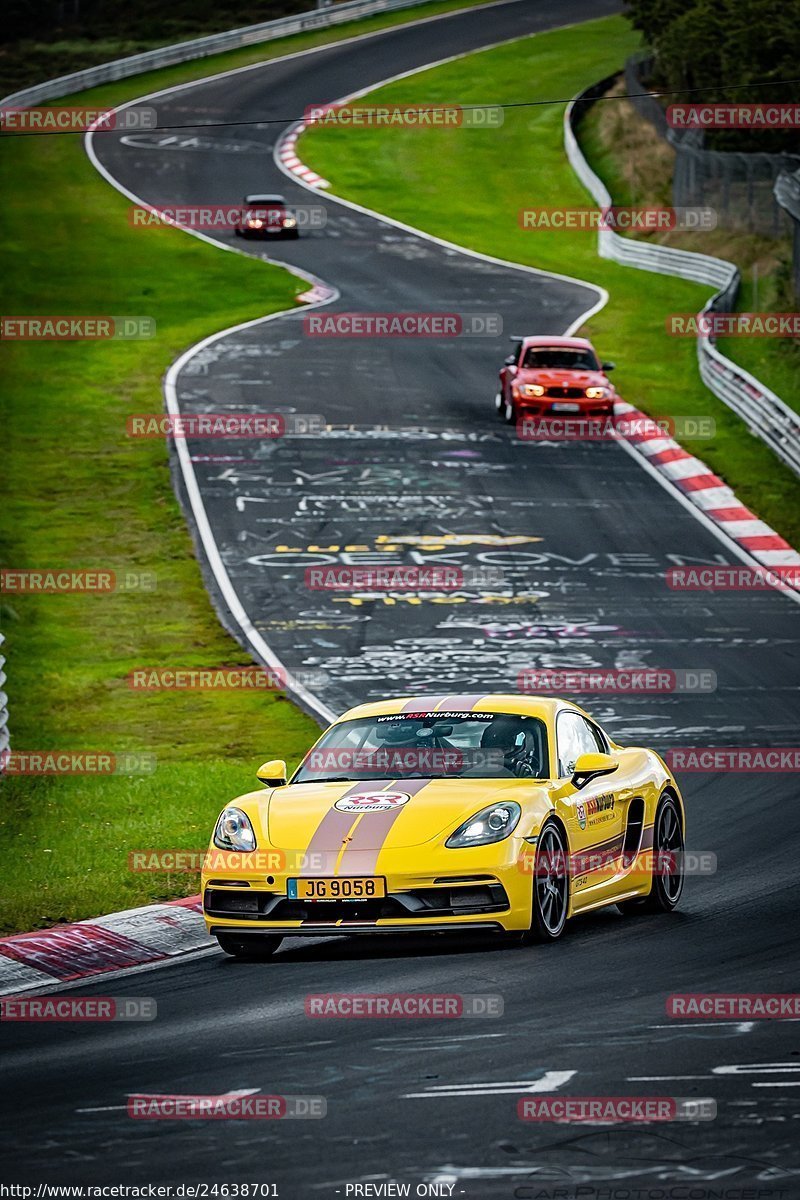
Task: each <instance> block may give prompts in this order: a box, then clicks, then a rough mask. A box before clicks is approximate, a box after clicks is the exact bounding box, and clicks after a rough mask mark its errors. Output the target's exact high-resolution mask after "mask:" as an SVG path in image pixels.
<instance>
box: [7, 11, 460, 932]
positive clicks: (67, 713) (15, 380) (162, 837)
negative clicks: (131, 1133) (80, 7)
mask: <svg viewBox="0 0 800 1200" xmlns="http://www.w3.org/2000/svg"><path fill="white" fill-rule="evenodd" d="M466 6H467V5H465V4H464V3H463V2H461V0H452V2H445V3H441V4H431V5H426V6H425V8H424V13H425V15H433V14H435V13H436V12H444V11H449V10H451V9H456V8H461V7H466ZM421 11H422V10H419V9H411V10H408V11H406V12H402V13H397V14H386V15H384V16H382V17H379V18H371V19H369V20H365V21H359V22H354V23H353V24H348V25H346V26H342V27H340V28H339V29H337V30H335V31H333V32H318V33H311V34H306V35H300V36H296V37H293V38H287V39H283V40H282V41H281V42H274V43H270V44H269V45H267V46H265V47H255V48H249V49H248V50H246V51H237V52H234V53H230V54H225V55H217V56H214V57H213V58H206V59H202V60H200V61H198V62H195V63H186V64H182V65H181V66H180V67H175V68H171V69H169V70H164V71H160V72H153V73H151V74H149V75H147V76H138V77H136V78H134V79H130V80H125V81H124V82H121V83H116V84H110V85H106V86H104V87H102V88H96V89H94V90H93V91H91V92H84V93H81V94H80V102H81V103H86V104H89V105H92V104H95V105H113V104H119V103H122V102H123V101H125V100H128V99H132V98H135V97H136V96H138V95H141V94H143V93H144V92H146V91H148V90H152V89H154V88H156V87H167V86H171V85H173V84H175V83H180V82H184V81H187V80H190V79H195V78H200V77H202V76H206V75H209V74H213V73H215V72H217V71H221V70H229V69H231V68H233V67H238V66H243V65H246V64H248V63H252V62H259V61H262V60H265V59H267V58H273V57H277V56H278V55H280V54H285V53H288V52H294V51H297V50H301V49H305V48H307V47H310V46H314V45H319V44H322V43H324V42H329V41H335V40H340V39H341V38H344V37H352V36H354V35H356V34H358V33H362V32H367V31H371V30H375V29H380V28H385V27H387V26H389V25H394V24H401V23H404V22H406V21H410V20H415V19H418V18H419V16H420V15H421ZM287 115H291V114H287ZM4 151H5V159H6V165H7V170H6V173H5V179H6V183H5V184H4V186H3V195H4V201H5V203H4V221H3V228H2V231H0V246H2V250H3V252H4V254H5V261H6V273H5V277H4V282H3V285H2V311H3V312H4V313H7V314H35V313H40V314H45V313H72V314H80V313H91V314H97V313H113V314H115V315H124V314H127V313H130V314H136V315H148V316H151V317H154V318H155V321H156V326H157V331H158V332H157V337H156V338H154V339H153V340H152V341H141V342H130V343H124V342H120V343H112V342H108V343H105V342H101V343H95V344H92V343H84V342H75V343H63V342H61V343H23V342H17V343H14V342H4V343H3V344H2V349H1V350H0V353H2V356H3V368H4V375H5V393H4V400H3V407H4V412H5V415H4V435H5V436H4V445H3V467H4V472H5V477H6V487H5V492H6V499H5V503H4V505H3V509H2V515H1V516H0V539H1V542H0V544H1V545H2V560H3V562H4V563H5V564H6V565H8V566H13V567H28V568H34V567H48V566H58V567H71V568H75V569H82V568H93V567H103V568H109V569H113V570H116V571H117V572H121V573H124V572H126V571H147V572H154V573H155V575H156V578H157V587H156V590H155V591H153V592H142V593H136V592H120V593H115V594H113V595H108V596H84V597H80V596H13V597H12V596H10V595H6V596H4V597H2V599H1V600H0V621H2V628H3V632H4V634H5V637H6V643H5V645H4V647H3V652H4V653H5V655H6V657H7V659H8V662H7V667H6V670H7V674H8V683H7V685H6V690H7V692H8V695H9V704H10V714H11V731H12V741H13V746H14V748H15V749H18V750H40V749H74V750H81V749H83V750H86V749H100V750H107V751H111V752H119V751H125V750H131V751H145V752H148V753H151V754H155V755H156V756H157V762H158V767H157V770H156V771H155V773H153V774H152V775H141V776H121V775H120V776H103V777H91V776H74V777H60V778H43V777H38V778H37V777H27V776H16V777H11V776H9V777H6V778H5V779H4V780H3V781H2V783H0V797H1V801H0V854H1V855H2V861H3V888H2V898H0V933H11V932H16V931H19V930H26V929H32V928H36V927H39V926H44V925H50V924H54V923H56V922H61V921H68V920H78V919H81V918H83V917H89V916H92V915H95V914H98V913H102V912H109V911H112V910H114V909H118V908H124V907H128V906H131V905H136V904H142V903H146V902H148V901H151V900H159V899H164V898H168V897H174V896H179V895H186V894H191V893H192V892H193V891H195V890H196V888H197V876H196V875H194V874H186V875H184V874H181V875H157V874H134V873H132V872H131V871H129V870H128V854H129V852H130V851H131V850H136V849H150V848H160V849H173V848H181V849H190V850H194V849H200V848H202V847H203V846H204V845H205V844H206V842H207V838H208V833H209V829H210V826H211V823H212V822H213V820H214V818H215V816H216V814H217V812H218V810H219V808H220V807H221V805H222V804H223V803H224V802H225V801H226V800H228V799H229V798H230V797H232V796H235V795H236V794H237V793H239V792H242V791H244V790H247V789H249V788H250V787H251V786H254V783H255V781H254V777H253V771H254V768H255V767H256V766H257V765H258V764H259V763H260V762H261V761H262V760H264V759H265V758H268V757H272V756H274V755H280V756H283V757H286V758H287V759H288V760H289V761H290V763H294V762H296V761H297V760H298V759H299V758H300V757H301V755H302V753H303V752H304V751H305V749H306V748H307V746H308V745H309V743H310V741H312V740H313V738H314V737H315V736H316V733H317V729H316V726H315V725H314V723H313V722H312V721H311V720H310V719H309V718H307V717H306V716H305V715H304V714H303V713H301V712H300V711H299V710H298V709H296V708H295V707H294V705H292V704H291V703H289V702H288V701H287V700H286V699H285V698H284V697H282V696H280V695H273V694H264V693H261V694H252V693H251V694H247V693H241V694H237V693H235V692H232V693H229V692H219V693H213V692H212V693H191V692H181V693H167V692H164V693H137V692H133V691H131V689H130V688H129V687H128V686H127V684H126V682H125V680H126V676H127V674H128V672H129V671H131V670H132V669H133V668H134V667H137V666H146V665H152V664H156V665H159V666H190V667H214V666H218V665H222V664H225V665H237V664H242V665H243V664H245V663H247V661H248V659H247V656H246V655H245V654H244V652H243V651H242V650H241V649H240V648H239V646H238V645H237V644H236V643H235V642H234V641H233V640H232V639H231V638H230V637H228V636H227V634H226V633H225V632H224V631H223V630H222V628H221V627H220V625H219V623H218V622H217V619H216V617H215V615H214V612H213V610H212V608H211V606H210V603H209V600H208V597H207V595H206V592H205V590H204V587H203V583H202V579H201V575H200V570H199V567H198V565H197V563H196V561H195V559H194V557H193V553H192V546H191V542H190V539H189V536H188V533H187V530H186V527H185V523H184V520H183V516H182V514H181V512H180V510H179V507H178V504H177V502H176V500H175V497H174V494H173V491H172V486H171V482H170V476H169V466H168V458H167V451H166V447H165V445H164V444H163V443H160V442H149V441H138V442H137V441H130V440H129V439H128V438H127V437H126V435H125V420H126V417H127V416H128V415H129V414H130V413H134V412H153V411H160V409H161V407H162V397H161V388H160V382H159V381H160V378H161V376H162V375H163V373H164V371H165V369H166V368H167V366H168V365H169V363H170V362H171V361H172V360H173V359H174V358H175V357H176V356H177V355H178V354H179V353H180V352H181V351H182V350H183V349H185V348H186V347H187V346H189V345H192V344H193V343H194V342H196V341H198V340H199V339H200V338H202V337H204V336H206V335H207V334H209V333H212V332H215V331H217V330H219V329H221V328H223V327H225V326H227V325H232V324H235V323H237V322H239V321H245V320H248V319H251V318H253V317H257V316H261V315H263V314H266V313H269V312H274V311H276V310H279V309H282V308H287V307H291V306H292V305H293V304H294V303H295V296H296V294H297V293H298V292H300V291H302V290H304V289H305V286H306V285H305V284H302V283H300V282H299V281H298V280H296V279H295V278H294V277H293V276H291V275H289V274H288V273H287V272H285V271H283V270H280V269H279V268H274V267H268V266H265V265H264V264H263V263H258V262H254V261H252V260H248V259H245V258H242V257H239V256H234V255H231V254H225V253H221V252H220V251H219V250H216V249H214V248H213V247H211V246H208V245H205V244H203V243H201V242H200V241H198V240H197V239H194V238H189V237H187V236H186V235H185V234H182V233H180V232H178V231H175V230H170V229H158V228H156V229H152V228H151V229H148V230H137V229H132V228H131V227H130V226H129V225H128V221H127V209H128V207H129V205H128V201H127V200H126V199H125V198H124V197H122V196H120V195H118V194H117V193H116V192H115V191H113V190H112V189H111V188H110V187H109V186H108V185H107V184H106V183H105V182H104V181H103V180H102V179H101V178H100V176H99V175H97V173H96V172H95V171H94V169H93V168H92V166H91V164H90V163H89V161H88V159H87V158H86V156H85V154H84V152H83V146H82V140H81V139H80V138H79V137H74V138H73V137H39V138H20V139H9V140H7V141H6V143H5V145H4ZM12 180H13V181H14V182H13V186H12V183H11V181H12Z"/></svg>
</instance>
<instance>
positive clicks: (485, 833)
mask: <svg viewBox="0 0 800 1200" xmlns="http://www.w3.org/2000/svg"><path fill="white" fill-rule="evenodd" d="M521 816H522V809H521V808H520V806H519V805H518V804H517V803H516V801H515V800H508V801H505V802H504V803H502V804H492V805H491V806H490V807H489V808H484V809H482V810H481V811H480V812H478V813H475V816H474V817H470V818H469V820H468V821H464V823H463V825H459V827H458V829H456V831H455V832H454V833H451V834H450V837H449V838H448V839H447V841H446V842H445V846H447V847H449V848H450V849H451V850H456V849H460V848H461V847H463V846H486V845H488V844H489V843H490V842H502V841H503V839H504V838H507V837H508V835H509V834H510V833H511V832H512V831H513V830H514V829H515V828H516V826H517V824H518V822H519V819H520V817H521Z"/></svg>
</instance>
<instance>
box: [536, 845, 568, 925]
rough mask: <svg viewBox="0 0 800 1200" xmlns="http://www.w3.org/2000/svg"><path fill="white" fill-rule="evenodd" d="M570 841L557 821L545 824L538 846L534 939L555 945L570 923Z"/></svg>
mask: <svg viewBox="0 0 800 1200" xmlns="http://www.w3.org/2000/svg"><path fill="white" fill-rule="evenodd" d="M567 858H568V851H567V839H566V837H565V836H564V832H563V830H562V828H561V826H560V825H559V824H558V822H557V821H545V823H544V825H543V826H542V828H541V831H540V833H539V841H538V842H537V845H536V862H535V864H534V872H533V903H532V907H531V929H530V936H531V939H532V940H533V941H536V942H555V941H556V940H557V939H558V938H560V937H561V935H562V933H563V932H564V929H565V927H566V924H567V909H568V908H569V873H568V871H567Z"/></svg>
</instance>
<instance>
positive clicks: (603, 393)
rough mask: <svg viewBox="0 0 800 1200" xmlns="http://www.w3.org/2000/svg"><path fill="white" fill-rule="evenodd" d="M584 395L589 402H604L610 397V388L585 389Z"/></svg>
mask: <svg viewBox="0 0 800 1200" xmlns="http://www.w3.org/2000/svg"><path fill="white" fill-rule="evenodd" d="M586 395H587V396H588V398H589V399H590V400H604V399H605V398H606V397H607V396H610V395H611V388H607V387H590V388H587V389H586Z"/></svg>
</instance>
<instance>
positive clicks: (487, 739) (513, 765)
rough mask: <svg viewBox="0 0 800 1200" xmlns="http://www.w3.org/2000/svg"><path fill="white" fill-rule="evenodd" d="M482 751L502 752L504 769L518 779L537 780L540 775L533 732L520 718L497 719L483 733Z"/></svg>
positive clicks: (505, 717)
mask: <svg viewBox="0 0 800 1200" xmlns="http://www.w3.org/2000/svg"><path fill="white" fill-rule="evenodd" d="M481 749H482V750H496V751H502V752H503V767H504V768H505V770H506V771H509V772H510V773H511V774H512V775H516V776H517V778H518V779H535V778H537V777H538V776H539V774H540V769H541V768H540V764H539V759H538V755H537V753H536V748H535V745H534V740H533V734H532V731H530V730H528V729H526V728H525V722H524V720H522V719H521V718H520V717H510V716H499V717H495V718H494V720H493V721H492V722H491V724H489V725H487V727H486V729H484V731H483V736H482V737H481Z"/></svg>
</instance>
